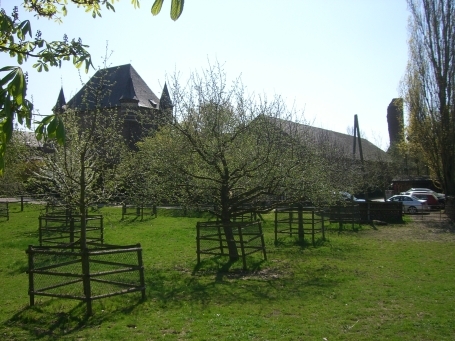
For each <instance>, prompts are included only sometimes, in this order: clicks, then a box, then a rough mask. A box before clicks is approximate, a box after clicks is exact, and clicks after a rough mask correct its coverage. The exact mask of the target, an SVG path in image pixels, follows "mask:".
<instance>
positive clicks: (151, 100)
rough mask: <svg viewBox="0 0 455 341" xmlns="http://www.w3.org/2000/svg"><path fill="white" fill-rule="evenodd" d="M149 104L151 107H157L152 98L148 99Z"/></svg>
mask: <svg viewBox="0 0 455 341" xmlns="http://www.w3.org/2000/svg"><path fill="white" fill-rule="evenodd" d="M149 102H150V104H151V105H152V107H153V108H155V109H156V108H158V103H156V102H155V101H154V100H153V99H149Z"/></svg>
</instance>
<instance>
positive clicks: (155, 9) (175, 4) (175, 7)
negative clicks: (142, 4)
mask: <svg viewBox="0 0 455 341" xmlns="http://www.w3.org/2000/svg"><path fill="white" fill-rule="evenodd" d="M163 2H164V0H155V2H154V3H153V6H152V14H153V15H157V14H158V13H160V11H161V7H162V6H163ZM184 3H185V0H172V2H171V19H172V20H174V21H175V20H177V19H178V18H179V17H180V15H181V14H182V12H183V5H184Z"/></svg>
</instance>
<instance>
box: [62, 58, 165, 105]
mask: <svg viewBox="0 0 455 341" xmlns="http://www.w3.org/2000/svg"><path fill="white" fill-rule="evenodd" d="M103 88H104V89H105V90H101V92H100V91H93V89H103ZM97 92H98V93H102V94H103V95H102V96H100V98H99V99H97V98H96V97H95V94H96V93H97ZM121 102H137V103H138V105H139V107H143V108H155V109H158V108H159V103H160V100H159V99H158V97H157V96H156V95H155V94H154V93H153V91H152V90H151V89H150V88H149V87H148V85H147V84H146V83H145V82H144V80H143V79H142V78H141V76H139V74H138V73H137V72H136V70H135V69H134V68H133V67H132V66H131V64H125V65H120V66H115V67H111V68H108V69H103V70H98V71H97V72H96V73H95V74H94V75H93V77H92V78H90V80H89V81H88V82H87V83H86V84H85V85H84V86H83V87H82V89H81V90H79V92H78V93H77V94H76V95H75V96H74V97H73V98H72V99H71V100H69V101H68V104H67V106H68V107H71V108H77V109H78V110H93V109H95V107H101V108H112V107H117V106H120V104H121Z"/></svg>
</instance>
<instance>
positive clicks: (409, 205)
mask: <svg viewBox="0 0 455 341" xmlns="http://www.w3.org/2000/svg"><path fill="white" fill-rule="evenodd" d="M387 201H394V202H402V203H403V211H404V212H407V213H417V212H424V211H429V210H430V206H428V204H427V202H426V200H419V199H418V198H416V197H413V196H412V195H404V194H399V195H394V196H393V197H390V198H389V199H387Z"/></svg>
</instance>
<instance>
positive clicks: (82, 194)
mask: <svg viewBox="0 0 455 341" xmlns="http://www.w3.org/2000/svg"><path fill="white" fill-rule="evenodd" d="M98 75H99V77H100V78H101V79H100V80H99V81H98V82H94V84H96V88H92V87H89V86H88V85H87V86H86V92H87V93H86V94H85V95H84V97H86V98H90V99H96V100H97V101H98V102H96V103H95V109H94V110H90V111H80V108H66V110H65V111H64V112H63V113H61V114H60V115H61V119H62V120H63V122H64V124H65V130H66V139H65V143H64V144H62V145H60V144H56V145H55V146H54V152H53V153H50V154H47V155H46V157H45V159H44V163H45V164H44V166H43V167H42V168H41V169H40V170H39V172H37V174H36V175H37V176H38V177H39V178H40V179H42V180H44V181H46V182H47V184H48V187H49V188H50V189H51V190H53V191H54V192H55V193H58V194H59V195H60V196H61V197H62V199H63V200H64V203H65V205H67V207H68V208H70V209H72V210H77V211H78V212H79V214H80V215H81V231H82V232H81V234H82V236H81V247H84V246H85V242H86V240H85V224H86V221H85V215H86V211H87V208H88V206H89V205H90V204H94V203H96V202H99V201H100V200H103V201H105V200H108V199H109V198H110V196H111V195H113V194H116V193H117V186H118V181H117V180H118V177H117V171H116V167H117V165H118V164H119V162H120V157H121V155H122V154H124V153H125V150H126V145H127V141H124V139H123V137H122V124H123V119H124V118H125V117H124V113H122V112H121V111H118V110H115V109H111V110H108V109H105V108H102V107H101V105H100V104H99V103H102V99H103V98H104V96H108V92H109V84H108V82H107V81H105V80H104V79H103V77H104V76H105V74H104V73H103V72H102V70H101V72H99V73H98ZM85 101H86V99H84V100H83V103H85Z"/></svg>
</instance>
